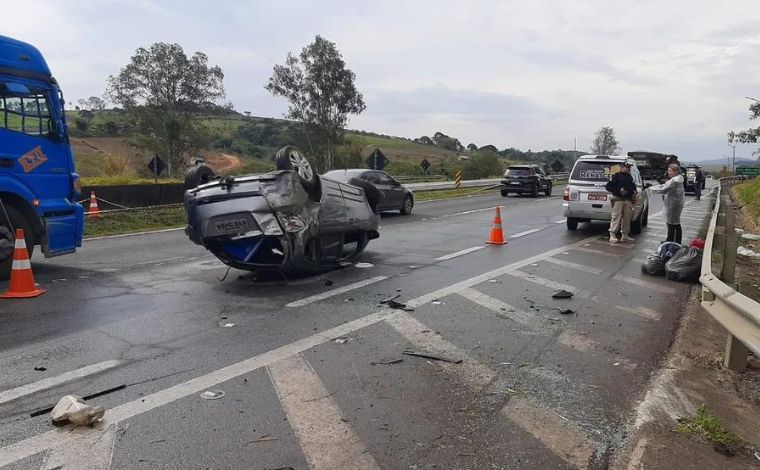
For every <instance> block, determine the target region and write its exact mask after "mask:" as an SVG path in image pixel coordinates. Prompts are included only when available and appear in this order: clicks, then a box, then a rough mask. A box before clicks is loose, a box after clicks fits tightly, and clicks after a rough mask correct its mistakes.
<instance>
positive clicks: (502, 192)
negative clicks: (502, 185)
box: [501, 189, 509, 197]
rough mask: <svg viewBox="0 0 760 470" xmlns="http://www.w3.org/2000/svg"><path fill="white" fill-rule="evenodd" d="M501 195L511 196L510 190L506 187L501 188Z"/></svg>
mask: <svg viewBox="0 0 760 470" xmlns="http://www.w3.org/2000/svg"><path fill="white" fill-rule="evenodd" d="M501 195H502V196H503V197H507V196H509V191H507V190H506V189H502V190H501Z"/></svg>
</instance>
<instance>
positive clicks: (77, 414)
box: [50, 395, 106, 426]
mask: <svg viewBox="0 0 760 470" xmlns="http://www.w3.org/2000/svg"><path fill="white" fill-rule="evenodd" d="M105 412H106V410H105V408H103V407H102V406H99V405H97V406H93V405H88V404H87V403H85V401H84V399H82V397H78V396H76V395H66V396H65V397H63V398H61V399H60V400H58V403H57V404H56V405H55V407H53V411H52V412H51V413H50V418H51V419H52V421H53V424H56V425H62V424H66V423H71V424H73V425H75V426H90V425H92V424H93V423H95V422H96V421H98V420H100V419H101V418H103V414H104V413H105Z"/></svg>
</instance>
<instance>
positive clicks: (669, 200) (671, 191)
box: [649, 163, 684, 245]
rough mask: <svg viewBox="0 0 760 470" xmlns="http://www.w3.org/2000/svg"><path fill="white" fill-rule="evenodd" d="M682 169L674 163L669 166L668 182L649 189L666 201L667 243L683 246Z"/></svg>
mask: <svg viewBox="0 0 760 470" xmlns="http://www.w3.org/2000/svg"><path fill="white" fill-rule="evenodd" d="M680 173H681V168H680V167H679V166H678V165H677V164H675V163H673V164H671V165H670V166H668V180H667V181H666V182H665V183H664V184H657V185H654V186H650V187H649V191H652V192H655V193H661V194H662V195H663V196H664V200H665V223H666V224H667V226H668V238H667V240H666V241H669V242H676V243H678V244H679V245H680V244H681V236H682V232H681V212H682V211H683V205H684V190H683V176H681V174H680Z"/></svg>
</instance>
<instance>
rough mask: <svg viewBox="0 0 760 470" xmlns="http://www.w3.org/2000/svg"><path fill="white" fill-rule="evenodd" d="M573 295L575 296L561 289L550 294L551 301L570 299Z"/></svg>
mask: <svg viewBox="0 0 760 470" xmlns="http://www.w3.org/2000/svg"><path fill="white" fill-rule="evenodd" d="M573 295H575V294H573V293H572V292H570V291H566V290H565V289H562V290H558V291H557V292H555V293H554V294H552V299H570V298H572V297H573Z"/></svg>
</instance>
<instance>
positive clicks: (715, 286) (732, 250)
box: [699, 177, 760, 371]
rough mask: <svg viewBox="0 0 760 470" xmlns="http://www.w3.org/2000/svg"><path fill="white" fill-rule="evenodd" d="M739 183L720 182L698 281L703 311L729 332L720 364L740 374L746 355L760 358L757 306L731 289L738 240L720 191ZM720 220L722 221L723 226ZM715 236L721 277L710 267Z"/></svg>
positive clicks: (731, 180) (732, 179)
mask: <svg viewBox="0 0 760 470" xmlns="http://www.w3.org/2000/svg"><path fill="white" fill-rule="evenodd" d="M738 181H742V179H741V178H736V177H730V178H721V179H720V184H719V186H718V194H717V197H716V200H715V207H714V208H713V213H712V217H711V219H710V227H709V230H708V232H707V237H706V240H705V249H704V253H703V256H702V270H701V276H700V278H699V282H700V283H701V284H702V302H701V305H702V308H704V309H705V310H706V311H707V312H708V313H709V314H710V315H712V317H713V318H715V319H716V320H717V321H718V322H719V323H720V324H721V325H722V326H723V327H724V328H725V329H726V330H727V331H728V340H727V342H726V350H725V353H724V356H723V364H724V365H725V367H726V368H728V369H731V370H736V371H742V370H744V369H745V368H746V366H747V356H748V354H749V352H750V351H752V353H753V354H754V355H755V356H756V357H760V303H758V302H755V301H754V300H752V299H750V298H749V297H747V296H746V295H743V294H742V293H741V292H737V291H736V289H734V287H733V286H732V285H733V281H734V268H735V267H736V248H737V245H738V237H737V235H736V233H735V230H734V222H733V220H734V219H733V218H734V216H733V212H732V207H731V205H730V199H729V198H728V196H726V195H721V190H722V189H723V187H724V186H729V185H732V184H735V183H736V182H738ZM719 221H721V222H722V226H721V225H720V224H719ZM721 232H722V233H721ZM716 236H717V238H718V244H719V245H722V247H723V250H722V251H723V260H722V263H721V273H720V275H716V274H714V273H713V267H712V258H713V248H715V243H716V242H715V239H716ZM726 282H728V284H726Z"/></svg>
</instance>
